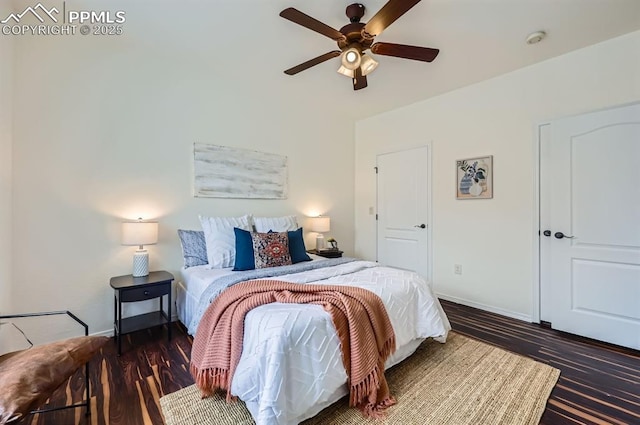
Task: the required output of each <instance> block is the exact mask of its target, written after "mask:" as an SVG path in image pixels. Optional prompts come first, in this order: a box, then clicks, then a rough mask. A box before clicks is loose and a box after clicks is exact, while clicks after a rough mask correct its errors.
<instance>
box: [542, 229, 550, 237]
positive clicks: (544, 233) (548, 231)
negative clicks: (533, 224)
mask: <svg viewBox="0 0 640 425" xmlns="http://www.w3.org/2000/svg"><path fill="white" fill-rule="evenodd" d="M542 234H543V235H545V236H551V230H545V231H544V232H542Z"/></svg>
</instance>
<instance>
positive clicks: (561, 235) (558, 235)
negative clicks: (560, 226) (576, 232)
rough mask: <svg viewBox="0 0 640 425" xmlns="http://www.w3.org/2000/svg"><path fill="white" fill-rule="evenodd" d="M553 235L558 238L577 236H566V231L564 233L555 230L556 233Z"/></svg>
mask: <svg viewBox="0 0 640 425" xmlns="http://www.w3.org/2000/svg"><path fill="white" fill-rule="evenodd" d="M553 236H554V237H555V238H556V239H562V238H566V239H573V238H575V236H566V235H565V234H564V233H562V232H555V233H554V234H553Z"/></svg>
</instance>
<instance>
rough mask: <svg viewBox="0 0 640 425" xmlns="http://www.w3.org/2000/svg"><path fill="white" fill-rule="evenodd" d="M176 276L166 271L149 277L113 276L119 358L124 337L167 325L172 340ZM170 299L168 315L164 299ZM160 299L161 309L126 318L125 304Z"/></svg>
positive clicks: (114, 312)
mask: <svg viewBox="0 0 640 425" xmlns="http://www.w3.org/2000/svg"><path fill="white" fill-rule="evenodd" d="M172 281H173V275H172V274H171V273H169V272H165V271H157V272H151V273H149V275H148V276H142V277H133V276H132V275H130V274H128V275H125V276H117V277H112V278H111V281H110V282H109V283H110V285H111V287H112V288H113V289H114V290H115V292H114V296H113V336H114V337H115V338H116V341H117V343H118V355H120V353H121V352H122V336H123V335H125V334H128V333H131V332H134V331H139V330H141V329H147V328H151V327H153V326H161V325H165V324H166V325H167V331H168V334H169V341H171V282H172ZM165 295H166V296H167V297H168V305H167V312H166V313H165V311H164V308H163V302H162V301H163V296H165ZM154 298H160V309H159V310H157V311H154V312H151V313H146V314H139V315H137V316H132V317H125V318H124V319H123V318H122V303H131V302H138V301H146V300H152V299H154Z"/></svg>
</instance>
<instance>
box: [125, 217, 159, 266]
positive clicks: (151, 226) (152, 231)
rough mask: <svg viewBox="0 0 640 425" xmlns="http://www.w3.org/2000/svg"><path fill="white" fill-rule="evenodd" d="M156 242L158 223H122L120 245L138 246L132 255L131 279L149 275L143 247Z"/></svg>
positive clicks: (140, 221)
mask: <svg viewBox="0 0 640 425" xmlns="http://www.w3.org/2000/svg"><path fill="white" fill-rule="evenodd" d="M157 242H158V223H157V222H155V221H142V219H141V218H140V219H138V221H132V222H124V223H122V245H138V249H137V250H136V252H135V253H134V254H133V273H132V275H133V277H142V276H148V275H149V253H148V252H147V250H146V249H144V245H154V244H156V243H157Z"/></svg>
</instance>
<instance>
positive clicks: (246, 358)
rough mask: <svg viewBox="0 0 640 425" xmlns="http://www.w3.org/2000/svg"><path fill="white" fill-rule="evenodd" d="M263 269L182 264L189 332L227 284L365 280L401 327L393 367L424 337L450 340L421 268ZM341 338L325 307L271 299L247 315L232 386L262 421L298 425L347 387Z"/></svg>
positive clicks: (182, 305)
mask: <svg viewBox="0 0 640 425" xmlns="http://www.w3.org/2000/svg"><path fill="white" fill-rule="evenodd" d="M310 257H311V258H312V261H307V262H304V263H298V264H293V265H286V266H279V267H271V268H266V269H258V270H247V271H233V270H232V268H230V267H227V268H214V269H211V268H209V267H208V266H207V265H199V266H193V267H189V268H184V269H183V270H182V279H181V280H180V281H179V282H178V283H177V299H176V305H177V312H178V317H179V319H180V321H181V322H182V323H183V324H184V325H185V326H186V327H187V329H188V331H189V333H190V334H195V330H196V329H197V326H198V323H199V320H200V318H201V316H202V314H203V313H204V311H205V310H206V307H207V306H208V305H209V303H210V302H211V301H212V300H213V299H215V297H216V296H217V295H219V294H220V293H221V292H222V291H223V290H224V289H225V288H226V287H228V286H229V285H233V284H235V283H239V282H241V281H245V280H250V279H266V278H274V279H278V280H283V281H287V282H293V283H300V284H311V283H322V284H331V285H350V286H360V287H363V288H366V289H368V290H370V291H372V292H374V293H376V294H377V295H378V296H379V297H380V298H381V299H382V301H383V302H384V304H385V308H386V309H387V312H388V314H389V318H390V319H391V323H392V325H393V327H394V331H395V333H396V342H397V350H396V352H395V353H394V354H393V355H392V356H391V357H390V358H389V359H388V360H387V362H386V364H385V367H386V368H389V367H391V366H393V365H394V364H397V363H399V362H400V361H402V360H404V359H405V358H407V357H408V356H410V355H411V354H412V353H413V352H414V351H415V350H416V348H417V347H418V346H419V345H420V343H421V342H422V341H424V339H426V338H429V337H431V338H434V339H436V340H437V341H440V342H445V340H446V337H447V333H448V331H449V330H450V329H451V326H450V324H449V321H448V319H447V317H446V315H445V313H444V311H443V310H442V307H441V305H440V303H439V302H438V299H437V298H436V297H435V296H434V294H433V291H432V288H431V285H430V284H429V283H428V282H427V281H426V280H425V279H423V278H422V277H420V276H419V275H418V274H416V273H413V272H410V271H406V270H400V269H394V268H390V267H383V266H380V265H379V264H377V263H375V262H370V261H362V260H357V259H351V258H336V259H326V258H322V257H318V256H314V255H311V256H310ZM346 382H347V375H346V372H345V369H344V366H343V364H342V357H341V353H340V345H339V340H338V337H337V335H336V331H335V328H334V327H333V324H332V322H331V317H330V316H329V314H328V313H326V312H325V311H324V310H323V309H322V307H320V306H317V305H306V304H281V303H273V304H268V305H263V306H260V307H258V308H256V309H254V310H252V311H251V312H250V313H249V314H248V315H247V316H246V319H245V335H244V347H243V353H242V357H241V358H240V363H239V364H238V367H237V369H236V372H235V374H234V376H233V381H232V385H231V392H232V394H234V395H237V396H238V397H239V398H240V399H241V400H243V401H244V402H245V403H246V405H247V408H248V409H249V411H250V412H251V414H252V416H253V417H254V419H255V421H256V423H257V424H258V425H273V424H298V423H300V422H301V421H303V420H305V419H307V418H310V417H312V416H314V415H316V414H317V413H318V412H320V410H322V409H324V408H325V407H327V406H329V405H330V404H332V403H334V402H336V401H337V400H339V399H340V398H341V397H343V396H345V395H346V394H347V393H348V388H347V385H346Z"/></svg>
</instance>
